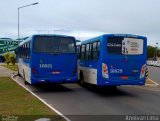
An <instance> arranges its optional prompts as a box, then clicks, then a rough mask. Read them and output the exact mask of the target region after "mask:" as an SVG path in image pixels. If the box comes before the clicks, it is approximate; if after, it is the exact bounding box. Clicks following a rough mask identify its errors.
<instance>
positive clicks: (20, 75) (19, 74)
mask: <svg viewBox="0 0 160 121" xmlns="http://www.w3.org/2000/svg"><path fill="white" fill-rule="evenodd" d="M17 70H18V76H21V75H20V73H19V68H18V67H17Z"/></svg>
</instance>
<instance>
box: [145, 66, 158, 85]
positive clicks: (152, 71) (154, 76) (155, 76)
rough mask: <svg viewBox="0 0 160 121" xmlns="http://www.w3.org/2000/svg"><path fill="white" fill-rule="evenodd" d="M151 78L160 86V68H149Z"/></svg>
mask: <svg viewBox="0 0 160 121" xmlns="http://www.w3.org/2000/svg"><path fill="white" fill-rule="evenodd" d="M148 72H149V73H148V74H149V78H150V79H152V80H153V81H155V82H157V83H158V84H160V67H153V66H148Z"/></svg>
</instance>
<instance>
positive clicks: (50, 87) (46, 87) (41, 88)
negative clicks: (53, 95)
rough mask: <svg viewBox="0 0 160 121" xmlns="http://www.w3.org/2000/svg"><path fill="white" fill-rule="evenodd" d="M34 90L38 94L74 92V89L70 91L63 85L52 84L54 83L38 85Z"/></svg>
mask: <svg viewBox="0 0 160 121" xmlns="http://www.w3.org/2000/svg"><path fill="white" fill-rule="evenodd" d="M33 86H34V88H36V90H37V91H38V92H68V91H72V89H69V88H67V87H65V86H63V85H61V84H52V83H46V84H36V85H33Z"/></svg>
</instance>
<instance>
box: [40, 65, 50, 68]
mask: <svg viewBox="0 0 160 121" xmlns="http://www.w3.org/2000/svg"><path fill="white" fill-rule="evenodd" d="M39 68H52V64H39Z"/></svg>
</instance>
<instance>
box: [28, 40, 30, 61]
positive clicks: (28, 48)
mask: <svg viewBox="0 0 160 121" xmlns="http://www.w3.org/2000/svg"><path fill="white" fill-rule="evenodd" d="M30 48H31V42H28V59H30V58H31V54H30Z"/></svg>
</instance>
